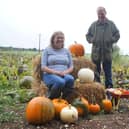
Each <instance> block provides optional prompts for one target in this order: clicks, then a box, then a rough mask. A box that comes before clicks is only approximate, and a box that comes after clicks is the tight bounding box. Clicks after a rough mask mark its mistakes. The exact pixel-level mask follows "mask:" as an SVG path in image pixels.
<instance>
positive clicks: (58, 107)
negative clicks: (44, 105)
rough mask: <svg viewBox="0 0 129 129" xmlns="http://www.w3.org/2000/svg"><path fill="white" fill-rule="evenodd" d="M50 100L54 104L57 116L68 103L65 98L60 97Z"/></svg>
mask: <svg viewBox="0 0 129 129" xmlns="http://www.w3.org/2000/svg"><path fill="white" fill-rule="evenodd" d="M52 102H53V104H54V108H55V116H56V117H59V116H60V112H61V110H62V109H63V108H64V107H66V106H68V104H69V103H68V102H67V100H65V99H61V98H55V99H53V100H52Z"/></svg>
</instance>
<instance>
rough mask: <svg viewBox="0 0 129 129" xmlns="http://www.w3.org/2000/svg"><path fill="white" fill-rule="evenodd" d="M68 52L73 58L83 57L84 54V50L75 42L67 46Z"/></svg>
mask: <svg viewBox="0 0 129 129" xmlns="http://www.w3.org/2000/svg"><path fill="white" fill-rule="evenodd" d="M69 50H70V52H71V53H72V55H73V56H75V57H78V56H84V54H85V49H84V47H83V45H82V44H80V43H77V42H76V41H75V43H74V44H72V45H70V46H69Z"/></svg>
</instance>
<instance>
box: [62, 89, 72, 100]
mask: <svg viewBox="0 0 129 129" xmlns="http://www.w3.org/2000/svg"><path fill="white" fill-rule="evenodd" d="M62 92H63V95H62V98H64V99H65V98H66V97H68V96H69V95H70V94H71V93H72V92H73V88H64V89H63V91H62Z"/></svg>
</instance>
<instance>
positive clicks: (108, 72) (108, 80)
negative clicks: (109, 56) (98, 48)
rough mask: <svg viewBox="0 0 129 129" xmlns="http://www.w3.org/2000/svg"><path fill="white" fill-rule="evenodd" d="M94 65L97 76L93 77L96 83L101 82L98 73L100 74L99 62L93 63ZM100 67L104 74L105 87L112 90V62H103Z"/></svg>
mask: <svg viewBox="0 0 129 129" xmlns="http://www.w3.org/2000/svg"><path fill="white" fill-rule="evenodd" d="M94 63H95V64H96V68H97V69H96V70H97V74H96V75H95V79H96V81H98V82H101V80H100V73H101V62H94ZM102 67H103V70H104V74H105V86H106V88H112V87H113V82H112V61H103V62H102Z"/></svg>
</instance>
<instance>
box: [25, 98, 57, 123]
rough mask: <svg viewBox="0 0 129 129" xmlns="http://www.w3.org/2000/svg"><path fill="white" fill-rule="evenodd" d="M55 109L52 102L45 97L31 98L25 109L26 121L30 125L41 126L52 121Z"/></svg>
mask: <svg viewBox="0 0 129 129" xmlns="http://www.w3.org/2000/svg"><path fill="white" fill-rule="evenodd" d="M54 116H55V109H54V105H53V103H52V101H51V100H50V99H48V98H46V97H35V98H33V99H32V100H31V101H30V102H29V103H28V104H27V107H26V120H27V121H28V122H29V123H31V124H42V123H45V122H48V121H50V120H52V119H53V118H54Z"/></svg>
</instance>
